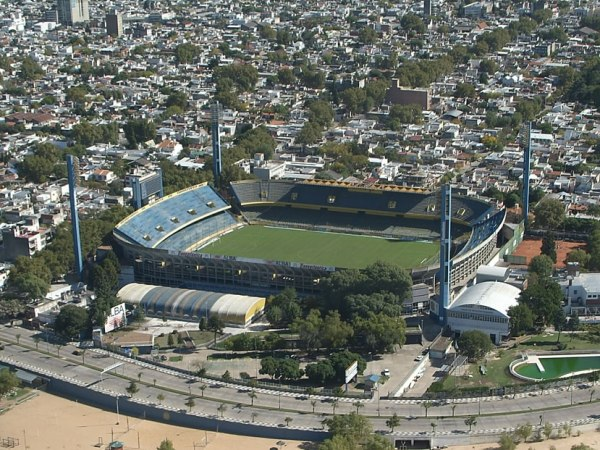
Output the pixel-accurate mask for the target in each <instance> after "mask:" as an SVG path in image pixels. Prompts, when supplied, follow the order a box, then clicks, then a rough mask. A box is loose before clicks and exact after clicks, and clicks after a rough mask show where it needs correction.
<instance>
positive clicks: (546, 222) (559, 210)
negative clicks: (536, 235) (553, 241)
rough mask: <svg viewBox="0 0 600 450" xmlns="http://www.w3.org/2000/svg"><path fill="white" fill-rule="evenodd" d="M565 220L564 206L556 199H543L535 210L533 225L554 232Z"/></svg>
mask: <svg viewBox="0 0 600 450" xmlns="http://www.w3.org/2000/svg"><path fill="white" fill-rule="evenodd" d="M564 219H565V206H564V205H563V203H562V202H561V201H560V200H557V199H549V198H546V199H543V200H542V201H541V202H540V203H538V205H537V206H536V208H535V225H536V226H538V227H540V228H544V229H547V230H556V229H558V228H559V226H560V225H561V223H562V222H563V221H564Z"/></svg>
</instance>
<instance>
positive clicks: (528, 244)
mask: <svg viewBox="0 0 600 450" xmlns="http://www.w3.org/2000/svg"><path fill="white" fill-rule="evenodd" d="M585 247H586V244H585V243H584V242H569V241H556V264H554V267H555V268H557V269H564V268H565V267H566V266H567V263H566V260H567V255H568V254H569V252H572V251H573V250H576V249H582V250H585ZM541 254H542V238H527V239H524V240H523V242H521V243H520V244H519V246H518V247H517V249H516V250H515V251H514V253H513V256H523V257H525V261H526V262H525V265H528V264H529V262H530V261H531V258H533V257H534V256H538V255H541Z"/></svg>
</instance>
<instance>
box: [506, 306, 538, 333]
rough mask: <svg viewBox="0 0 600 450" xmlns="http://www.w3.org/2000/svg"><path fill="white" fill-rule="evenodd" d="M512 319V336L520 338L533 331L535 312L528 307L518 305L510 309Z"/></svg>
mask: <svg viewBox="0 0 600 450" xmlns="http://www.w3.org/2000/svg"><path fill="white" fill-rule="evenodd" d="M508 317H510V334H511V335H512V336H520V335H521V334H523V333H527V332H529V331H530V330H532V329H533V312H531V309H529V307H528V306H527V305H520V304H519V305H516V306H511V307H510V308H508Z"/></svg>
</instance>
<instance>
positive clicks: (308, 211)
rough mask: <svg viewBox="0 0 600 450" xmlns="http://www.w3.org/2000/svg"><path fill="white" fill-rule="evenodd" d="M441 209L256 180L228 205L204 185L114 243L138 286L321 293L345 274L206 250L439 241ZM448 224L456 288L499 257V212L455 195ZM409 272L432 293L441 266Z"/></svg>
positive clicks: (144, 215) (145, 214)
mask: <svg viewBox="0 0 600 450" xmlns="http://www.w3.org/2000/svg"><path fill="white" fill-rule="evenodd" d="M439 202H440V198H439V194H438V193H436V192H429V191H425V190H419V189H411V188H402V187H397V186H373V187H368V188H366V187H360V186H357V185H356V184H350V183H339V182H328V181H303V182H291V181H258V180H249V181H242V182H237V183H233V184H232V185H231V201H230V202H227V201H226V200H225V199H224V198H223V197H221V196H220V195H219V194H218V193H217V192H216V191H215V190H214V189H213V188H212V187H211V186H209V185H207V184H201V185H197V186H193V187H190V188H187V189H185V190H182V191H179V192H177V193H174V194H171V195H169V196H167V197H164V198H162V199H160V200H159V201H157V202H155V203H153V204H151V205H148V206H145V207H143V208H141V209H139V210H138V211H136V212H134V213H133V214H132V215H130V216H128V217H127V218H125V219H124V220H123V221H121V222H120V223H119V224H117V226H116V227H115V229H114V232H113V234H114V237H115V239H116V241H117V242H118V243H119V245H120V247H121V250H122V252H121V253H122V256H123V257H124V258H125V259H126V260H127V261H128V263H129V264H131V265H132V266H133V267H134V278H135V281H136V282H138V283H147V284H153V285H161V286H170V287H178V288H179V287H183V288H199V289H215V288H216V287H218V288H219V289H227V290H230V291H239V292H244V293H253V294H259V295H265V294H268V293H272V292H275V291H277V290H280V289H283V288H286V287H293V288H295V289H297V290H298V291H300V292H303V293H317V292H319V282H320V279H321V278H323V277H324V276H326V275H328V274H329V273H331V272H333V271H335V270H338V269H341V267H332V266H326V265H319V264H303V263H299V262H295V261H269V260H263V259H256V258H247V257H238V256H222V255H213V254H208V253H203V252H202V247H203V246H204V245H206V244H207V243H208V242H211V241H213V240H215V239H217V238H218V237H219V236H222V235H224V234H226V233H231V232H235V231H236V230H237V229H238V228H240V227H243V226H247V225H248V224H270V225H274V226H285V227H291V228H302V229H311V230H319V231H329V232H336V231H339V232H344V233H355V234H363V235H376V236H383V237H387V238H393V239H399V240H430V241H436V240H439V220H440V217H439V211H440V204H439ZM234 212H235V214H234ZM451 217H452V223H453V228H452V229H453V255H452V257H453V263H452V286H453V287H457V286H461V285H464V284H465V283H466V282H467V281H468V280H469V279H471V278H472V277H473V276H474V275H475V272H476V270H477V268H478V267H479V266H481V265H483V264H486V263H487V262H488V261H489V260H490V259H491V258H492V256H493V255H494V253H495V252H496V249H497V244H498V242H497V239H498V234H499V231H500V230H501V228H502V226H503V224H504V219H505V210H504V209H498V208H497V207H496V205H495V204H492V203H489V202H487V201H485V200H482V199H478V198H475V197H469V196H460V195H453V196H452V210H451ZM410 271H411V273H412V277H413V279H414V280H415V281H416V282H426V283H428V284H435V282H436V279H437V272H438V271H439V261H436V262H430V264H429V265H426V266H420V267H413V268H411V269H410ZM433 312H434V313H436V311H433Z"/></svg>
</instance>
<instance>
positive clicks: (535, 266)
mask: <svg viewBox="0 0 600 450" xmlns="http://www.w3.org/2000/svg"><path fill="white" fill-rule="evenodd" d="M553 267H554V265H553V263H552V259H551V258H550V257H549V256H548V255H538V256H534V257H533V258H531V261H530V262H529V268H528V269H529V273H530V274H535V275H536V276H538V277H539V278H548V277H549V276H550V275H552V270H553Z"/></svg>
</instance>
